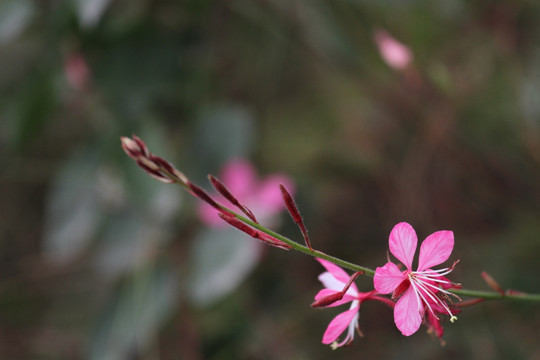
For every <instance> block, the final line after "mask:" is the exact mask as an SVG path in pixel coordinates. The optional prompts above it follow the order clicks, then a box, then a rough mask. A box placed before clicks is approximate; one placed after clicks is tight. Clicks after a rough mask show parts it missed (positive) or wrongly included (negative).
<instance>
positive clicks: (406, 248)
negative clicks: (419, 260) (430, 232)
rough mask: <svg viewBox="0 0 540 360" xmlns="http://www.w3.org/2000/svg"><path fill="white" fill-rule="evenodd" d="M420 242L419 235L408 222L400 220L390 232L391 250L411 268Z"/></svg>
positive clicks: (389, 242)
mask: <svg viewBox="0 0 540 360" xmlns="http://www.w3.org/2000/svg"><path fill="white" fill-rule="evenodd" d="M417 243H418V237H417V236H416V232H415V231H414V229H413V227H412V226H411V225H409V224H407V223H406V222H400V223H399V224H397V225H396V226H394V228H393V229H392V231H391V232H390V238H389V239H388V244H389V245H390V252H391V253H392V255H394V256H395V257H396V258H397V259H398V260H399V261H401V262H402V263H403V265H405V266H406V267H407V269H408V270H411V265H412V261H413V257H414V253H415V252H416V244H417Z"/></svg>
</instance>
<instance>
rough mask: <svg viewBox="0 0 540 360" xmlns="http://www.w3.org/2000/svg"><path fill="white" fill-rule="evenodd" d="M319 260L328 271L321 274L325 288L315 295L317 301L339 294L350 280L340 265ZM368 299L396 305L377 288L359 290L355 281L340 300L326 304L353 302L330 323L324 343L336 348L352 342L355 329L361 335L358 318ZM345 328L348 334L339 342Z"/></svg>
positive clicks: (336, 304)
mask: <svg viewBox="0 0 540 360" xmlns="http://www.w3.org/2000/svg"><path fill="white" fill-rule="evenodd" d="M317 260H318V261H319V262H320V263H321V265H322V266H324V267H325V268H326V270H327V271H326V272H324V273H322V274H321V275H319V281H320V282H322V284H323V285H324V287H325V289H322V290H321V291H319V292H318V293H317V295H315V301H316V302H317V301H320V300H321V299H324V298H332V297H333V296H334V295H337V294H338V293H339V292H341V291H342V290H343V289H344V287H345V286H346V285H347V284H348V283H349V281H350V277H349V275H348V274H347V273H346V272H345V271H344V270H343V269H341V268H340V267H339V266H337V265H335V264H333V263H331V262H329V261H326V260H323V259H317ZM366 300H379V301H382V302H384V303H386V304H388V305H390V306H393V305H394V303H393V302H392V301H391V300H389V299H387V298H383V297H380V296H378V293H377V292H376V291H375V290H372V291H369V292H365V293H363V292H359V291H358V288H357V287H356V284H355V283H354V282H353V283H352V284H351V286H350V287H349V288H348V289H347V290H346V292H345V294H344V295H343V297H342V298H341V299H340V300H337V301H334V302H331V303H330V304H328V305H326V306H325V307H334V306H339V305H342V304H346V303H349V302H350V303H351V306H350V308H349V310H347V311H344V312H342V313H341V314H339V315H337V316H336V317H335V318H334V319H333V320H332V321H331V322H330V324H328V327H327V328H326V331H325V332H324V335H323V339H322V343H323V344H326V345H328V344H331V346H332V348H334V349H336V348H338V347H340V346H343V345H349V344H350V343H352V341H353V340H354V332H355V330H356V331H357V332H358V333H359V334H360V335H361V332H360V329H359V327H358V318H359V311H360V305H361V304H362V303H363V302H364V301H366ZM345 330H347V335H345V338H344V339H343V340H342V341H341V342H339V343H338V342H337V338H338V337H339V336H340V335H341V334H342V333H343V332H344V331H345Z"/></svg>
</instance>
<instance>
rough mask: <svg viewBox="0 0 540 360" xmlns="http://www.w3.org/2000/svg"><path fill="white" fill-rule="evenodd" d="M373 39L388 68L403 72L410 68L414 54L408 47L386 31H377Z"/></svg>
mask: <svg viewBox="0 0 540 360" xmlns="http://www.w3.org/2000/svg"><path fill="white" fill-rule="evenodd" d="M373 37H374V39H375V43H376V44H377V47H378V48H379V53H380V54H381V57H382V58H383V60H384V61H385V62H386V63H387V64H388V66H390V67H392V68H394V69H396V70H403V69H405V68H406V67H407V66H409V64H410V63H411V61H412V53H411V50H410V49H409V48H408V47H407V46H405V45H403V44H402V43H400V42H399V41H397V40H396V39H394V38H393V37H392V36H391V35H390V34H389V33H387V32H386V31H384V30H377V31H376V32H375V35H374V36H373Z"/></svg>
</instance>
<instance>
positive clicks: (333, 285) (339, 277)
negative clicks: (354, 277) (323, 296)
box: [316, 258, 358, 295]
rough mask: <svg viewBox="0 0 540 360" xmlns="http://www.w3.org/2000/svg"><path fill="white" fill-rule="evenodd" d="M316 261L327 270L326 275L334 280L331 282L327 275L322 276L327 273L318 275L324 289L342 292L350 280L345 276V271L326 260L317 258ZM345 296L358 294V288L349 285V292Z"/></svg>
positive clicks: (354, 285)
mask: <svg viewBox="0 0 540 360" xmlns="http://www.w3.org/2000/svg"><path fill="white" fill-rule="evenodd" d="M316 260H317V261H318V262H320V263H321V265H322V266H324V267H325V268H326V270H328V273H329V274H330V275H331V276H332V277H333V278H334V280H332V279H331V277H330V276H329V275H324V274H328V273H322V274H321V275H319V281H320V282H322V283H323V285H324V287H326V288H328V289H332V290H336V291H341V290H343V287H344V286H345V284H347V283H348V282H349V279H350V276H349V274H347V273H346V272H345V270H343V269H342V268H340V267H339V266H337V265H336V264H333V263H331V262H330V261H328V260H324V259H319V258H317V259H316ZM338 284H340V285H338ZM347 294H351V295H357V294H358V288H357V287H356V284H354V283H352V284H351V287H350V288H349V290H347Z"/></svg>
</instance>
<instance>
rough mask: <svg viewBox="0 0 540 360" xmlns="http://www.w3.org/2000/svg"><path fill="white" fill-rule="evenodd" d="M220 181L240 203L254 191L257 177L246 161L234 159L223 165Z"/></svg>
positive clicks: (251, 166)
mask: <svg viewBox="0 0 540 360" xmlns="http://www.w3.org/2000/svg"><path fill="white" fill-rule="evenodd" d="M221 181H222V182H223V184H225V186H227V188H228V189H229V190H230V192H231V193H232V194H233V195H234V196H235V197H236V198H237V199H238V200H239V201H240V202H241V203H242V202H244V201H246V198H247V197H249V196H250V194H251V193H252V192H253V191H254V190H255V183H256V182H257V175H256V173H255V169H254V168H253V165H251V164H250V163H249V162H248V161H247V160H243V159H236V160H231V161H229V162H227V163H226V164H225V166H224V167H223V170H222V171H221ZM278 191H279V189H278Z"/></svg>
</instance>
